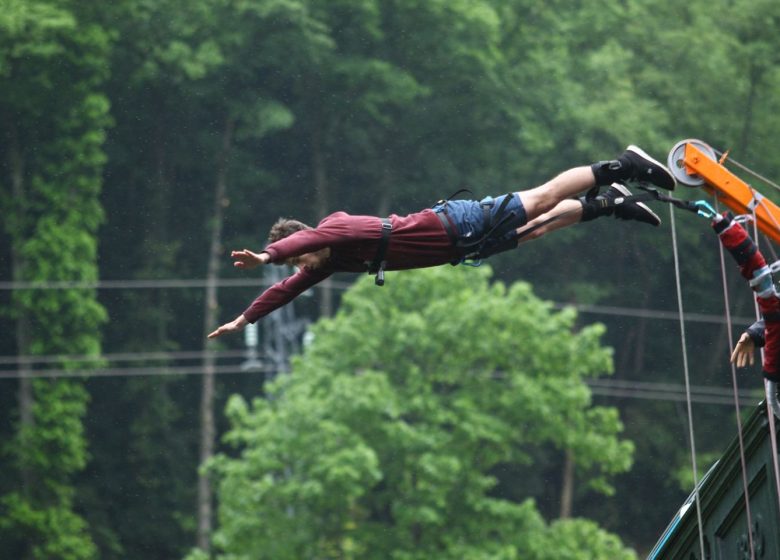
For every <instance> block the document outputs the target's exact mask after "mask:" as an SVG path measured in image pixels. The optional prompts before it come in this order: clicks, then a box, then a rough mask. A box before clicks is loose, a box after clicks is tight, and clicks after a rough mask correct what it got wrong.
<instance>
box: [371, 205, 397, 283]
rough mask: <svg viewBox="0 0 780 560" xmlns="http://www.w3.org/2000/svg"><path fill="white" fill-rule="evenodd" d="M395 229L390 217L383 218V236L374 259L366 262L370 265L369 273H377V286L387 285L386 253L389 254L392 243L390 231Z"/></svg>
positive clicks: (375, 281)
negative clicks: (388, 249) (389, 246)
mask: <svg viewBox="0 0 780 560" xmlns="http://www.w3.org/2000/svg"><path fill="white" fill-rule="evenodd" d="M392 231H393V224H392V223H391V222H390V218H382V237H380V238H379V247H378V248H377V250H376V255H374V260H373V261H371V262H366V264H367V265H368V273H369V274H376V278H375V279H374V283H375V284H376V285H377V286H384V285H385V265H386V264H387V261H386V260H385V255H386V254H387V246H388V245H389V244H390V233H392Z"/></svg>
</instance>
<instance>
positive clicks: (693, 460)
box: [669, 205, 705, 558]
mask: <svg viewBox="0 0 780 560" xmlns="http://www.w3.org/2000/svg"><path fill="white" fill-rule="evenodd" d="M669 221H670V224H671V229H672V250H673V253H674V275H675V284H676V288H677V308H678V310H679V315H680V345H681V346H682V354H683V372H684V375H685V399H686V404H687V409H688V438H689V439H688V441H689V442H690V445H691V465H692V470H693V492H694V501H695V503H696V519H697V521H698V523H699V547H700V548H701V557H702V558H705V555H704V531H703V528H704V526H703V524H702V517H701V500H700V496H699V475H698V472H697V468H696V465H697V461H696V440H695V437H694V430H693V403H692V402H691V379H690V375H689V372H688V352H687V350H686V347H687V346H686V341H685V319H684V314H683V301H682V288H681V283H680V260H679V256H678V250H677V228H676V227H675V222H674V207H673V206H671V205H670V206H669Z"/></svg>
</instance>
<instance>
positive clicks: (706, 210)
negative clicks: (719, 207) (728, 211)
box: [691, 200, 718, 219]
mask: <svg viewBox="0 0 780 560" xmlns="http://www.w3.org/2000/svg"><path fill="white" fill-rule="evenodd" d="M691 204H692V206H693V207H694V208H696V213H697V214H698V215H699V216H701V217H702V218H707V219H712V218H714V217H715V216H717V215H718V213H717V212H716V211H715V209H714V208H713V207H712V206H710V203H709V202H707V201H706V200H694V201H693V202H692V203H691Z"/></svg>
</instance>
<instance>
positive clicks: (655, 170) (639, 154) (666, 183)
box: [620, 144, 677, 211]
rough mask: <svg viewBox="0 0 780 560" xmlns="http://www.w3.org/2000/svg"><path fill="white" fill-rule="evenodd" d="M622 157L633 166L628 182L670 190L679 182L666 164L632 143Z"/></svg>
mask: <svg viewBox="0 0 780 560" xmlns="http://www.w3.org/2000/svg"><path fill="white" fill-rule="evenodd" d="M620 159H626V160H628V161H629V162H630V163H631V167H632V168H633V169H632V173H631V176H630V177H629V178H627V179H626V181H627V182H638V183H641V184H645V185H647V184H650V185H655V186H656V187H660V188H662V189H666V190H669V191H672V190H674V187H675V185H676V184H677V181H675V179H674V175H672V173H671V172H670V171H669V170H668V169H667V168H666V166H664V165H663V164H661V163H659V162H658V161H656V160H654V159H653V158H651V157H650V156H649V155H647V153H646V152H645V151H644V150H643V149H641V148H639V147H637V146H634V145H633V144H632V145H631V146H629V147H628V148H626V151H625V152H623V155H622V156H621V157H620ZM648 211H649V208H648Z"/></svg>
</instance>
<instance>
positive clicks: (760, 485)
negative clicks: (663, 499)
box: [648, 402, 780, 560]
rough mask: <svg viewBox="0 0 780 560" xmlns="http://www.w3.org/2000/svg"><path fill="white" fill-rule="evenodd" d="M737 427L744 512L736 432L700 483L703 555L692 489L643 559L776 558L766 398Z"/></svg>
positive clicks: (778, 524)
mask: <svg viewBox="0 0 780 560" xmlns="http://www.w3.org/2000/svg"><path fill="white" fill-rule="evenodd" d="M742 430H743V443H744V449H745V465H746V474H747V485H748V493H749V495H750V500H749V504H750V505H749V507H750V512H749V515H748V512H747V511H746V502H745V495H744V494H745V493H744V483H743V476H742V461H741V459H740V450H739V449H740V448H739V439H738V438H737V437H735V438H734V441H732V442H731V444H730V445H729V446H728V448H727V449H726V451H725V453H724V454H723V456H722V457H721V458H720V459H719V460H718V461H717V463H715V465H713V466H712V468H711V469H710V470H709V472H708V473H707V474H706V475H705V476H704V478H703V479H702V480H701V482H700V483H699V503H700V508H701V519H702V533H703V534H702V536H703V542H704V558H702V545H701V541H700V539H699V523H698V516H697V515H696V502H695V492H694V493H693V494H691V496H690V497H689V498H688V499H687V500H686V502H685V503H684V504H683V506H682V507H681V508H680V510H679V511H678V512H677V514H676V515H675V516H674V518H673V519H672V521H671V523H670V524H669V526H668V527H667V528H666V531H664V533H663V535H662V536H661V538H660V540H659V541H658V543H657V544H656V545H655V548H653V550H652V551H651V552H650V555H649V556H648V560H751V558H754V559H755V560H778V559H780V497H779V496H778V488H777V483H776V478H775V472H774V461H773V457H772V441H771V433H770V426H769V418H768V415H767V407H766V403H764V402H762V403H761V404H759V405H758V406H757V407H756V408H755V409H754V410H753V411H752V413H751V414H750V416H749V417H748V418H747V420H745V421H744V422H743V424H742ZM748 518H749V519H750V531H751V535H749V534H748ZM751 537H752V538H751ZM751 541H752V542H751Z"/></svg>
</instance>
